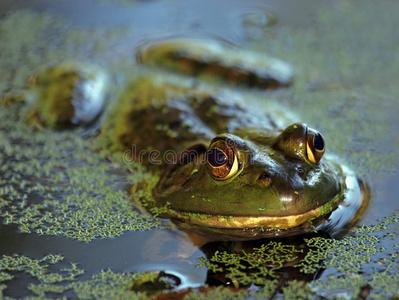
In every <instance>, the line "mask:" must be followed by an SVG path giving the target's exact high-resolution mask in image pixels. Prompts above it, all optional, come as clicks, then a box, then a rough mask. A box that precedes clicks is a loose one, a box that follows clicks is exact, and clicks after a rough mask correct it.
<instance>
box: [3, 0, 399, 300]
mask: <svg viewBox="0 0 399 300" xmlns="http://www.w3.org/2000/svg"><path fill="white" fill-rule="evenodd" d="M323 5H324V6H323ZM337 6H338V5H337ZM325 7H326V6H325V3H324V4H323V3H322V2H320V1H301V4H299V3H298V2H297V1H284V2H281V1H277V0H276V1H238V0H237V1H235V0H234V1H212V0H206V1H195V0H190V1H178V0H174V1H173V0H171V1H146V2H144V1H143V2H141V1H139V2H133V3H124V4H118V3H115V2H106V1H86V0H81V1H79V2H72V1H61V0H59V1H51V0H48V1H45V0H30V1H18V2H15V1H12V0H5V1H4V0H3V1H1V3H0V12H1V17H3V18H4V17H5V16H7V15H8V14H11V13H13V12H15V11H17V10H20V9H25V10H29V11H33V12H38V13H45V14H48V15H51V16H55V17H57V18H61V19H62V20H64V21H66V23H67V24H68V26H67V27H68V28H70V29H67V30H73V29H76V28H79V29H80V30H82V31H88V30H91V29H92V28H97V29H101V30H103V31H107V30H111V31H112V30H114V29H118V28H122V29H123V32H122V33H121V35H122V38H115V39H113V40H112V43H110V45H108V46H109V49H107V47H105V48H106V49H105V50H104V49H102V51H103V52H102V53H103V54H102V55H104V58H105V60H107V63H105V65H107V64H111V65H112V64H113V63H115V62H116V61H118V59H120V58H121V57H123V58H125V59H128V58H129V57H131V59H132V62H131V66H133V65H134V62H133V61H134V51H135V49H137V48H139V47H140V46H141V45H143V44H147V43H148V42H149V41H152V40H158V39H160V38H165V37H174V36H180V35H183V36H201V37H202V36H206V37H214V38H217V39H222V40H224V41H227V42H229V43H232V44H234V45H237V46H241V47H252V48H255V49H257V47H262V46H257V45H264V44H262V43H261V42H259V40H262V39H263V40H264V39H268V38H269V37H270V38H271V39H275V38H276V37H275V35H276V34H277V33H279V34H281V39H286V42H285V43H286V50H285V52H284V51H281V52H280V53H281V56H282V57H281V58H284V59H287V58H286V57H284V55H287V53H289V49H290V47H295V46H293V45H297V44H295V43H294V42H293V41H292V40H290V38H286V36H284V34H285V32H286V30H292V29H295V30H302V31H303V32H307V30H308V29H310V28H313V27H312V26H314V24H315V15H317V14H319V13H320V12H321V11H320V10H322V9H325ZM339 9H341V10H342V11H344V12H345V11H346V9H347V7H345V5H341V7H340V8H339ZM388 10H389V8H387V11H388ZM333 17H334V15H333V16H332V18H333ZM332 23H334V22H332ZM371 27H372V26H371ZM287 28H288V29H287ZM332 30H333V28H332ZM0 32H1V31H0ZM309 32H310V30H309ZM392 40H393V42H392V44H393V45H394V44H395V38H394V37H392ZM396 42H397V40H396ZM46 43H50V44H51V43H52V41H51V39H50V40H43V44H44V45H46ZM77 43H84V41H83V42H82V41H79V40H78V41H77ZM106 46H107V45H106ZM313 46H314V47H313V49H310V50H309V51H315V52H314V53H315V57H314V63H315V65H317V63H318V59H320V58H319V57H318V56H317V52H318V44H317V41H315V43H314V45H313ZM342 47H343V48H345V47H344V46H342ZM262 49H263V48H262ZM322 50H325V49H322ZM354 50H356V49H352V50H351V49H349V50H348V51H354ZM270 51H272V52H277V50H276V49H274V48H273V45H270ZM84 52H85V51H84ZM266 52H267V51H266ZM90 53H91V52H90ZM90 53H89V54H87V53H86V52H85V53H84V54H83V56H85V57H87V56H90ZM104 53H105V54H104ZM273 54H274V55H276V54H278V53H273ZM381 55H383V54H381ZM386 57H389V53H388V54H386ZM93 60H94V61H98V60H101V55H100V56H99V57H94V58H93ZM292 60H293V61H294V66H295V68H296V69H297V70H299V71H301V70H302V69H304V67H303V66H302V65H301V63H300V62H301V58H294V59H292ZM348 64H350V61H349V62H348ZM392 64H393V63H392ZM359 65H361V66H362V64H361V63H359ZM361 66H360V67H358V68H359V70H362V67H361ZM16 67H18V66H16ZM334 68H335V67H334V66H332V69H334ZM353 68H354V69H356V67H353ZM370 68H371V69H372V67H370ZM364 69H366V70H368V69H367V67H364ZM387 69H389V68H387ZM312 72H313V73H312ZM318 72H319V70H318V69H317V68H316V67H315V68H314V70H310V73H311V75H309V77H310V78H312V80H314V81H315V82H317V80H318V77H323V76H320V74H318ZM386 72H387V74H388V72H389V70H386ZM342 76H343V77H345V76H344V75H342ZM359 76H360V78H361V79H362V77H361V76H364V77H366V80H367V78H369V77H368V76H370V75H369V74H366V75H365V74H361V75H359ZM380 76H381V78H383V79H382V81H385V84H386V85H387V86H389V84H390V82H389V79H390V78H392V77H393V76H389V74H388V75H386V77H387V78H388V80H386V79H384V74H380ZM297 77H299V78H298V81H300V80H301V77H300V75H299V76H297ZM351 79H352V80H353V82H354V87H353V88H352V86H351V84H352V83H351V82H350V81H349V82H345V83H344V85H345V84H348V85H349V88H348V89H347V90H346V92H347V93H348V94H354V93H356V92H359V93H360V94H361V93H362V91H361V88H360V87H359V85H357V83H356V82H357V81H359V78H356V77H355V76H353V78H351ZM329 80H331V81H330V82H327V86H328V85H329V84H330V87H329V88H328V89H329V90H333V89H334V88H335V89H338V90H339V89H342V86H340V84H341V83H342V82H340V81H339V80H338V81H337V80H336V79H335V78H332V79H331V78H329ZM334 80H335V81H334ZM360 81H361V80H360ZM370 81H372V79H370ZM337 82H338V83H337ZM317 83H319V82H317ZM337 86H338V87H337ZM381 89H382V88H381ZM284 93H287V92H277V93H276V97H279V96H281V98H282V100H281V101H282V102H283V104H284V105H290V106H292V107H293V109H294V110H295V109H296V108H297V107H296V101H302V102H306V101H310V100H309V99H311V97H312V95H314V94H312V92H308V94H305V96H306V98H305V99H304V98H301V99H299V100H297V99H296V97H295V95H294V96H292V95H288V96H287V94H284ZM288 93H289V92H288ZM384 93H386V94H387V98H390V97H391V98H394V95H395V93H396V91H395V90H394V89H393V88H392V90H390V89H389V88H388V89H386V90H385V92H384ZM298 95H300V94H299V93H298ZM291 96H292V97H291ZM300 96H301V95H300ZM302 96H303V95H302ZM298 97H299V96H298ZM396 99H397V98H396ZM375 101H376V102H375V103H376V104H378V103H379V102H378V101H381V102H382V101H383V100H381V99H377V98H376V100H375ZM394 101H396V100H391V102H390V103H391V104H392V105H391V106H394V104H395V102H394ZM396 104H397V103H396ZM332 106H333V104H332ZM376 106H378V107H379V108H376V110H375V111H376V114H377V113H378V112H381V111H382V112H383V110H382V109H381V108H380V106H379V105H376ZM391 106H389V105H388V107H391ZM303 110H304V109H303ZM324 113H326V112H325V111H324ZM391 113H393V112H391ZM309 114H310V113H309ZM387 115H389V116H390V114H389V113H388V112H387ZM312 118H314V119H313V121H315V122H316V123H317V122H319V123H320V124H321V125H320V126H321V127H323V126H325V127H326V128H325V129H326V131H327V135H329V138H330V139H332V138H334V137H336V136H337V135H334V133H333V130H330V131H329V128H328V125H323V124H322V119H323V118H319V119H318V117H317V116H313V117H312V116H310V118H309V119H310V120H312ZM381 119H384V117H382V118H381ZM386 122H388V121H386ZM389 128H390V130H391V132H393V134H391V133H387V134H388V135H390V144H387V146H386V147H385V148H388V149H382V150H381V149H380V147H381V144H380V142H379V140H375V141H373V140H367V141H366V142H367V143H368V144H367V145H368V146H370V148H372V149H375V150H376V151H375V153H374V152H373V153H374V157H377V160H378V158H379V156H378V155H379V154H378V153H379V152H381V151H385V150H392V151H393V154H392V153H391V152H392V151H391V152H390V153H391V154H390V155H391V157H392V158H391V160H395V159H396V160H397V154H398V153H397V151H396V150H394V149H395V147H397V145H398V141H399V138H398V135H397V130H398V128H399V123H398V121H397V120H396V123H394V124H391V126H390V127H389ZM359 130H360V129H359ZM375 130H376V132H377V133H376V135H377V134H378V133H379V131H378V128H376V129H375ZM343 140H344V141H345V139H343ZM383 145H385V144H383ZM347 146H348V145H347ZM361 146H362V145H361ZM348 147H349V146H348ZM349 152H351V154H352V152H355V151H351V150H349ZM384 153H385V152H384ZM386 153H388V152H386ZM382 155H384V154H381V156H382ZM371 156H372V157H371V158H369V159H370V161H371V160H372V158H373V155H371ZM351 157H352V156H351ZM395 157H396V158H395ZM354 161H355V164H356V163H359V161H363V164H366V165H367V164H368V161H367V160H366V159H363V160H362V159H359V160H358V161H356V159H354ZM381 161H382V160H381ZM381 164H382V166H381V167H375V166H374V165H371V163H370V166H367V168H365V169H366V170H367V171H364V173H366V174H365V177H366V178H367V179H368V180H369V182H370V186H371V193H372V198H373V199H372V202H371V204H370V207H369V209H368V210H367V211H366V213H365V215H364V216H363V218H362V219H361V220H360V223H361V224H366V225H371V224H376V223H377V221H376V220H377V219H378V218H383V217H385V216H389V215H390V214H391V213H392V212H395V211H397V210H398V208H399V204H398V202H397V201H396V200H397V195H398V192H399V188H398V185H397V184H396V183H397V182H398V180H399V174H398V172H397V170H398V169H397V161H396V162H395V161H392V164H391V166H390V167H391V169H390V170H386V171H384V168H387V167H388V164H385V165H384V162H381ZM157 240H158V241H164V244H163V245H164V246H162V248H161V249H157V247H159V246H157V245H156V243H155V241H157ZM0 241H1V244H0V254H5V255H11V254H13V253H19V254H23V255H26V256H29V257H32V258H41V257H43V256H44V255H47V254H48V253H61V254H62V255H63V256H64V257H65V259H64V262H65V264H66V263H69V262H76V263H78V265H79V268H81V269H84V270H85V271H86V273H85V274H84V275H83V276H82V277H81V280H86V279H88V278H90V276H91V274H96V273H98V272H99V271H100V270H104V269H108V268H109V269H112V270H113V271H115V272H138V271H152V270H164V271H165V272H167V273H169V274H172V275H175V276H177V277H179V278H180V279H181V280H182V284H180V286H179V288H185V287H197V286H200V285H202V284H203V283H204V282H205V281H206V276H207V274H206V273H207V270H206V268H194V267H193V264H197V263H198V261H197V258H198V257H204V256H205V255H204V254H203V253H202V252H201V251H200V250H199V249H197V248H196V247H193V246H191V245H189V244H185V243H183V242H181V240H180V239H179V237H178V236H177V235H175V234H173V233H171V232H170V231H167V230H161V231H159V230H150V231H138V232H128V233H125V234H123V235H122V236H119V237H115V238H108V239H96V240H94V241H92V242H90V243H82V242H78V241H75V240H72V239H69V238H66V237H63V236H48V235H42V236H41V235H38V234H36V233H31V234H26V233H21V232H19V231H18V229H17V227H16V226H14V225H4V224H1V225H0ZM180 251H181V253H180ZM334 272H335V271H330V270H327V271H325V272H324V273H323V274H322V275H321V276H322V278H326V276H327V275H329V274H330V273H332V274H334ZM31 281H32V279H31V278H30V277H29V276H25V275H21V277H18V280H13V281H11V282H10V283H9V284H8V286H9V288H8V290H7V292H6V295H11V296H13V297H16V298H19V297H23V296H26V295H31V292H30V291H28V290H27V289H26V286H27V284H28V283H29V282H31Z"/></svg>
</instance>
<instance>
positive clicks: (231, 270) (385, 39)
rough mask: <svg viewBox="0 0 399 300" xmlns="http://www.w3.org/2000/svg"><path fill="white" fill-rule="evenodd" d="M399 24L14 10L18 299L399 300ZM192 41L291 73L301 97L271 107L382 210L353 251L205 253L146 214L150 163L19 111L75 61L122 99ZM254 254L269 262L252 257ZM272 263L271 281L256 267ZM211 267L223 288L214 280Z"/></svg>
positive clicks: (319, 247)
mask: <svg viewBox="0 0 399 300" xmlns="http://www.w3.org/2000/svg"><path fill="white" fill-rule="evenodd" d="M397 11H399V4H397V3H396V2H394V1H392V2H391V1H386V2H384V3H382V4H379V3H374V2H369V1H365V2H362V5H361V6H360V5H358V3H357V2H354V1H353V2H352V1H345V2H344V1H342V2H341V1H336V2H329V3H327V2H320V1H304V2H302V1H301V5H299V4H297V2H294V1H292V3H290V2H284V4H282V3H281V2H280V1H267V2H264V1H248V2H242V1H200V2H198V1H178V0H176V1H151V2H130V1H114V2H108V1H105V0H102V1H43V0H41V1H36V0H35V1H33V0H32V1H18V2H15V1H2V2H1V4H0V13H1V15H0V17H1V19H0V42H1V43H0V70H1V72H0V89H1V95H2V97H3V100H2V101H4V103H3V104H2V105H1V107H0V161H1V165H0V174H1V175H0V186H1V192H0V205H1V215H0V219H1V225H0V226H1V227H0V254H1V255H3V256H2V258H1V259H0V281H1V285H0V290H1V293H2V295H3V297H13V298H22V297H27V296H37V297H39V298H44V297H52V298H54V297H59V298H62V297H68V298H84V299H87V298H101V297H103V298H112V297H113V298H129V299H130V298H133V299H134V298H137V299H146V298H148V297H149V293H151V291H153V292H155V291H161V290H164V291H167V290H168V289H171V288H172V287H173V286H176V288H174V289H173V288H172V289H171V290H172V291H180V292H181V293H182V294H181V295H180V296H181V297H183V296H184V294H183V293H184V291H185V290H184V289H185V288H190V287H192V288H195V287H200V286H203V285H204V283H205V282H206V281H207V282H208V283H210V284H212V283H215V282H220V281H222V282H229V283H230V285H231V286H235V287H237V286H238V287H249V289H241V290H234V289H231V290H228V289H226V288H223V287H219V288H216V289H209V290H206V289H202V290H201V289H198V290H195V291H192V293H188V294H187V295H186V297H192V298H195V297H197V298H200V297H201V296H204V297H215V298H216V297H220V298H221V299H222V298H225V297H227V296H230V297H234V296H235V297H237V298H239V299H240V298H245V297H247V298H249V297H253V298H257V297H258V298H267V297H272V296H273V297H282V298H284V297H285V298H290V297H293V298H297V297H303V298H315V299H317V298H321V297H326V298H339V297H341V298H346V299H352V298H357V297H364V296H367V295H369V296H370V297H371V298H374V299H385V298H390V297H395V296H396V297H397V296H398V291H397V286H398V284H399V276H398V273H399V272H398V259H397V255H398V247H399V246H398V245H397V242H396V241H397V238H398V237H397V235H398V229H399V228H398V225H397V221H398V215H397V214H398V211H397V210H398V208H399V205H398V204H397V201H396V200H397V195H398V192H399V189H398V185H397V184H396V183H397V181H398V180H399V174H398V154H399V153H398V152H399V151H398V150H397V149H398V146H399V135H398V129H399V121H398V119H397V115H398V113H399V100H398V99H399V88H398V86H397V82H396V81H397V78H398V70H399V34H398V33H397V30H396V29H397V28H398V26H399V24H398V22H399V21H398V20H397V13H396V12H397ZM179 35H184V36H202V37H203V36H205V37H213V38H218V39H222V40H224V41H226V42H229V43H232V44H235V45H237V46H240V47H241V48H244V49H251V50H255V51H258V52H264V53H266V54H269V55H272V56H275V57H278V58H280V59H283V60H286V61H287V62H289V63H291V64H292V66H293V67H294V69H295V79H294V84H293V86H292V87H290V88H288V89H284V90H277V91H273V92H266V93H265V94H264V98H265V101H274V102H275V103H278V104H279V105H281V106H284V107H287V109H288V110H292V111H295V112H296V113H297V114H298V115H299V116H300V119H299V120H298V121H303V122H306V123H308V124H309V125H310V126H312V127H314V128H317V129H318V130H320V131H321V132H323V135H324V136H325V139H326V141H327V143H328V144H327V147H328V150H327V151H331V152H332V153H334V154H335V155H337V156H339V157H342V158H343V159H344V160H345V161H347V162H348V164H349V165H350V166H351V167H352V168H353V169H355V170H358V172H359V174H362V175H363V176H364V177H365V178H367V180H368V182H369V184H370V189H371V193H372V201H371V204H370V206H369V208H368V210H367V211H366V213H365V215H364V216H363V218H362V219H361V220H360V222H359V227H357V228H355V229H354V230H352V231H351V232H350V233H349V234H348V235H347V236H346V237H344V238H342V239H340V240H327V239H323V238H313V239H310V238H309V240H308V242H307V245H306V246H303V245H301V243H297V244H293V243H291V244H290V243H288V244H284V242H282V241H275V242H274V243H270V244H266V245H263V246H262V244H261V243H254V244H250V245H241V244H239V245H237V244H229V245H226V244H225V245H214V244H212V245H210V246H209V247H207V248H206V249H202V251H200V250H199V249H197V248H195V247H193V246H191V245H190V244H188V243H185V242H182V241H181V239H179V237H178V235H177V234H175V233H173V232H171V231H170V230H168V229H165V228H164V227H165V226H164V225H163V224H162V223H160V222H159V220H157V219H154V218H152V217H149V216H147V215H142V214H141V213H139V212H137V211H136V210H135V209H134V207H133V205H132V201H131V199H130V197H129V195H128V193H127V192H126V191H127V190H128V188H129V186H130V185H132V184H134V183H135V182H138V181H142V180H143V178H144V181H146V180H147V181H148V182H152V181H154V178H153V177H152V176H151V175H149V174H148V173H146V171H145V170H144V169H143V168H142V167H141V166H139V165H133V164H128V165H123V167H122V166H121V165H117V164H115V163H111V162H110V160H109V159H108V158H110V156H112V157H111V158H112V160H113V161H120V157H117V155H116V154H112V153H103V152H98V151H97V150H96V145H95V138H93V137H92V136H91V135H90V133H89V134H87V132H85V130H84V129H76V130H72V131H66V132H60V131H53V130H50V129H44V130H43V131H40V130H37V129H35V128H30V127H28V126H27V125H26V123H25V114H26V107H25V106H26V105H24V104H20V103H14V104H12V103H11V104H10V102H12V100H11V97H10V95H12V94H15V93H18V92H20V91H22V90H23V89H24V88H25V83H26V81H27V78H28V77H29V76H30V75H31V74H32V72H33V71H35V70H37V69H40V67H42V66H44V65H48V64H57V63H60V62H64V61H84V62H90V63H94V64H97V65H99V66H101V67H103V68H104V69H105V70H107V71H108V72H109V73H110V75H111V76H112V78H113V85H114V88H113V90H112V91H111V95H112V96H111V98H113V99H116V98H117V97H118V93H119V92H120V90H121V88H122V87H123V82H124V79H125V77H126V74H129V73H130V72H132V70H134V68H135V67H136V66H135V60H134V53H135V50H136V49H137V48H139V47H140V46H141V45H145V44H148V43H151V41H153V40H157V39H160V38H165V37H169V36H171V37H173V36H179ZM248 102H251V99H248ZM252 102H254V101H252ZM252 104H255V105H257V106H259V108H260V109H261V108H262V107H263V106H264V105H265V104H264V103H261V102H258V103H252ZM82 136H83V137H82ZM113 155H114V156H113ZM143 193H144V194H145V192H143ZM362 224H364V225H365V226H362ZM292 245H296V248H293V246H292ZM242 248H243V249H244V250H245V251H246V252H247V253H249V252H253V251H254V255H253V256H251V255H249V256H247V257H243V256H240V257H239V258H238V257H237V256H236V255H235V253H241V252H240V251H241V249H242ZM253 248H255V250H253ZM226 249H227V250H229V252H230V254H225V255H224V256H223V253H224V252H223V250H226ZM251 249H252V250H251ZM256 249H258V250H256ZM309 249H311V250H309ZM216 250H219V252H215V251H216ZM204 253H207V254H208V253H210V254H209V260H206V259H205V254H204ZM265 253H266V254H268V255H269V256H267V255H266V254H265ZM266 256H267V257H266ZM251 257H252V258H251ZM260 257H261V258H263V262H264V265H269V266H270V265H274V267H272V268H271V269H272V271H270V268H269V269H267V268H263V266H262V265H257V264H256V263H255V262H254V259H253V258H256V259H259V258H260ZM296 257H299V258H301V261H300V262H298V261H295V259H296ZM279 262H281V263H282V264H284V267H287V268H288V269H284V268H283V267H282V266H279ZM238 264H241V265H243V266H245V269H248V267H249V266H252V267H251V270H252V271H251V272H243V269H240V268H239V267H237V265H238ZM294 264H297V267H295V268H294V267H292V265H294ZM276 265H277V266H276ZM287 265H288V266H287ZM220 267H222V268H223V269H224V270H223V272H220ZM208 270H216V271H217V272H215V274H216V275H215V276H211V277H212V278H210V277H208V278H207V272H208ZM147 271H148V272H147ZM152 271H154V272H152ZM159 271H164V273H159ZM142 272H144V273H142ZM287 274H288V275H287ZM224 277H227V280H225V279H223V278H224ZM282 278H285V279H284V280H282ZM316 278H317V280H314V281H311V280H312V279H316ZM205 293H207V294H206V296H205Z"/></svg>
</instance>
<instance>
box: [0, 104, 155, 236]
mask: <svg viewBox="0 0 399 300" xmlns="http://www.w3.org/2000/svg"><path fill="white" fill-rule="evenodd" d="M18 108H19V107H14V108H8V109H6V110H4V109H2V110H0V120H1V121H0V132H1V134H2V135H6V133H7V136H8V137H7V138H4V139H1V140H0V153H2V154H3V155H4V156H6V158H7V159H6V160H4V161H3V164H2V169H3V170H4V172H3V175H2V178H1V183H0V195H1V202H0V203H1V204H2V210H1V212H0V216H1V217H2V218H3V220H4V223H5V224H18V225H19V229H20V230H21V231H23V232H26V233H31V232H36V233H38V234H40V235H43V234H48V235H57V234H61V235H64V236H67V237H69V238H73V239H77V240H80V241H86V242H88V241H91V240H92V239H94V238H108V237H114V236H118V235H121V234H122V233H123V232H126V231H131V230H146V229H149V228H154V227H157V226H159V225H160V223H159V221H157V220H156V219H154V218H153V217H150V216H149V215H143V214H140V213H139V212H138V211H136V210H135V209H134V207H133V205H132V199H131V198H130V196H129V194H128V192H127V190H126V188H125V189H123V188H120V187H118V186H117V185H118V183H117V182H119V181H118V180H119V179H120V178H124V177H126V176H127V171H124V170H123V169H122V168H118V167H115V166H113V165H111V164H110V163H109V161H108V160H107V158H106V157H105V155H104V154H101V153H100V152H98V151H97V150H96V149H95V148H94V147H93V146H92V145H90V144H89V143H87V142H85V141H84V140H83V139H82V138H81V137H80V134H81V133H82V131H79V130H78V131H70V132H57V133H54V132H51V131H47V130H43V131H37V130H33V129H29V128H28V127H27V126H26V125H24V120H23V118H24V115H23V113H19V111H18ZM22 111H23V110H22ZM60 145H62V146H61V147H60ZM131 177H132V176H130V178H131Z"/></svg>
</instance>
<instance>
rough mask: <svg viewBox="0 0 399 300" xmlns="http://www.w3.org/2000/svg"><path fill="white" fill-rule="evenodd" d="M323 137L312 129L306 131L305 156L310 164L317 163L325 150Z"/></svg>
mask: <svg viewBox="0 0 399 300" xmlns="http://www.w3.org/2000/svg"><path fill="white" fill-rule="evenodd" d="M325 147H326V145H325V142H324V139H323V136H322V135H321V134H320V133H319V132H317V131H316V130H314V129H311V128H308V130H307V144H306V155H307V157H308V159H309V160H310V161H311V162H312V163H318V162H319V161H320V159H321V158H322V157H323V154H324V150H325Z"/></svg>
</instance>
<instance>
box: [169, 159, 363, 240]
mask: <svg viewBox="0 0 399 300" xmlns="http://www.w3.org/2000/svg"><path fill="white" fill-rule="evenodd" d="M343 173H344V178H345V180H344V182H342V186H341V192H340V193H338V194H337V195H336V196H335V197H334V198H332V199H331V200H330V201H329V202H327V203H325V204H323V205H322V206H319V207H316V208H314V209H312V210H310V211H307V212H305V213H301V214H296V215H287V216H217V215H206V214H198V213H187V212H174V214H173V215H170V216H169V217H170V218H172V219H175V220H176V221H177V222H178V223H181V224H185V225H184V227H186V228H190V226H192V227H195V228H203V229H204V230H203V231H206V232H208V233H207V234H209V233H212V232H219V234H221V235H223V234H224V235H226V236H229V239H230V238H231V237H241V238H242V239H247V237H248V236H247V235H246V234H245V233H244V232H249V231H254V230H255V231H256V233H254V234H253V238H255V236H258V237H256V238H259V237H271V236H278V235H281V236H283V235H284V236H289V235H292V234H291V233H292V232H293V234H296V233H295V232H301V233H305V231H306V232H310V231H316V230H321V231H323V230H326V231H329V230H332V231H334V232H333V234H339V233H340V232H342V231H343V230H345V228H350V227H352V226H353V225H354V224H355V223H356V222H357V220H358V219H359V217H360V215H361V214H362V212H363V211H364V210H365V209H366V208H367V205H368V203H369V199H370V193H369V188H368V185H367V183H366V182H365V181H363V180H362V178H359V177H357V176H356V175H354V174H353V173H352V172H351V171H350V170H349V169H348V168H347V167H345V166H343ZM359 213H360V215H359ZM305 228H306V229H305ZM303 230H305V231H303ZM239 232H241V233H239ZM272 232H275V233H272ZM290 232H291V233H290Z"/></svg>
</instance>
